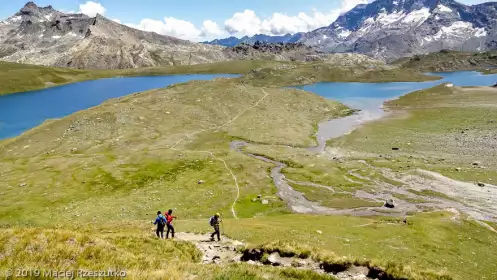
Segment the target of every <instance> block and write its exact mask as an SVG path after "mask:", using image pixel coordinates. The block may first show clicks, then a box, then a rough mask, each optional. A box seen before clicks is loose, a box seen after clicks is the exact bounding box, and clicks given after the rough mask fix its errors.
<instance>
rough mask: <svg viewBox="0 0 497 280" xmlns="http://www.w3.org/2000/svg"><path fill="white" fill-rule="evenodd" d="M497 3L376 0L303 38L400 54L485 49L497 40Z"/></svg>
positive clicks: (336, 48) (327, 46) (334, 48)
mask: <svg viewBox="0 0 497 280" xmlns="http://www.w3.org/2000/svg"><path fill="white" fill-rule="evenodd" d="M496 37H497V3H495V2H488V3H484V4H479V5H473V6H467V5H464V4H461V3H459V2H456V1H455V0H376V1H374V2H371V3H369V4H363V5H358V6H356V7H355V8H354V9H352V10H350V11H349V12H347V13H345V14H342V15H341V16H340V17H338V19H337V20H336V21H335V22H334V23H332V24H331V25H330V26H327V27H323V28H320V29H317V30H315V31H312V32H309V33H307V34H305V35H304V36H303V37H302V39H301V40H300V41H301V42H304V43H306V44H308V45H311V46H315V47H318V48H321V49H323V50H325V51H331V52H358V53H366V54H369V55H372V56H375V57H381V58H386V59H390V58H398V57H403V56H409V55H413V54H423V53H428V52H437V51H440V50H441V49H445V48H448V49H454V50H459V51H479V50H480V51H483V50H488V49H492V48H494V47H493V46H495V45H497V40H495V38H496Z"/></svg>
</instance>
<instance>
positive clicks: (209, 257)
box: [176, 232, 388, 280]
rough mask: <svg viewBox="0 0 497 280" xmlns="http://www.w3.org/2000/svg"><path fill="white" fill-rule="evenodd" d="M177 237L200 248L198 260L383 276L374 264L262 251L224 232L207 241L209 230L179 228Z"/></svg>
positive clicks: (352, 279)
mask: <svg viewBox="0 0 497 280" xmlns="http://www.w3.org/2000/svg"><path fill="white" fill-rule="evenodd" d="M176 239H177V240H179V241H184V242H190V243H193V244H195V246H196V247H197V249H198V250H200V252H202V261H201V262H202V264H206V265H207V264H214V265H221V266H223V265H229V264H234V263H246V264H249V265H255V266H274V267H280V268H294V269H300V270H311V271H314V272H316V273H320V274H328V275H333V276H334V277H336V278H337V279H339V280H374V279H387V278H384V277H388V275H386V274H385V273H384V272H383V271H381V270H379V269H378V268H375V267H365V266H351V267H340V266H337V265H333V264H329V263H320V262H317V261H314V260H312V259H311V258H309V257H307V258H299V257H296V256H294V257H282V256H280V254H279V253H278V252H265V251H264V250H263V249H246V246H245V244H244V243H242V242H240V241H237V240H232V239H229V238H227V237H225V236H223V237H222V239H221V241H220V242H218V241H210V235H209V234H195V233H185V232H180V233H177V234H176Z"/></svg>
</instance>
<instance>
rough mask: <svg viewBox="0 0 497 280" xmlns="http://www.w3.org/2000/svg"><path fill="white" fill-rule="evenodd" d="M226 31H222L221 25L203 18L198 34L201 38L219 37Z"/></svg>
mask: <svg viewBox="0 0 497 280" xmlns="http://www.w3.org/2000/svg"><path fill="white" fill-rule="evenodd" d="M225 34H226V33H225V32H224V30H223V29H221V27H219V25H218V24H217V23H215V22H213V21H212V20H204V22H203V23H202V30H201V33H200V36H201V37H202V38H212V37H219V36H222V35H225Z"/></svg>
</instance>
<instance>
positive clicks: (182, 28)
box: [128, 17, 209, 41]
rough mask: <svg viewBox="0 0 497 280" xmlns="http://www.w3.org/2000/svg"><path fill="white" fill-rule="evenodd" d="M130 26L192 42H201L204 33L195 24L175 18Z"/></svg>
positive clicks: (146, 21) (146, 20)
mask: <svg viewBox="0 0 497 280" xmlns="http://www.w3.org/2000/svg"><path fill="white" fill-rule="evenodd" d="M128 25H129V26H130V27H133V28H136V29H140V30H144V31H150V32H155V33H158V34H162V35H169V36H172V37H176V38H181V39H185V40H192V41H198V40H200V39H201V38H200V37H201V33H202V31H201V30H199V29H197V28H196V27H195V25H194V24H193V23H191V22H189V21H186V20H181V19H176V18H174V17H165V18H164V21H161V20H153V19H148V18H146V19H143V20H142V21H141V22H140V24H138V25H134V24H128ZM208 25H209V24H208Z"/></svg>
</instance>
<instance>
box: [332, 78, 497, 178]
mask: <svg viewBox="0 0 497 280" xmlns="http://www.w3.org/2000/svg"><path fill="white" fill-rule="evenodd" d="M496 98H497V94H495V92H494V91H493V90H492V89H488V90H487V89H481V88H447V87H445V86H443V85H442V86H438V87H435V88H432V89H428V90H422V91H418V92H414V93H411V94H408V95H406V96H403V97H401V98H399V99H398V100H394V101H390V102H387V104H386V106H387V108H389V109H390V110H392V111H393V112H394V114H392V115H391V116H390V117H388V118H385V119H382V120H379V121H376V122H372V123H369V124H367V125H364V126H363V127H361V128H359V129H357V130H355V131H354V132H353V133H351V134H350V135H347V136H344V137H342V138H340V139H335V140H332V141H330V142H329V143H328V145H330V146H338V147H342V148H344V149H352V150H355V151H359V152H361V153H365V154H367V155H368V156H366V159H367V160H368V161H369V162H370V163H372V164H373V165H375V166H383V167H389V168H393V169H394V170H404V171H405V170H409V169H414V168H422V169H428V170H434V171H437V172H440V173H442V174H444V175H446V176H449V177H452V178H455V179H458V180H463V181H469V182H475V181H482V182H488V183H491V182H492V181H494V180H497V177H496V175H497V173H496V171H497V170H495V169H494V168H492V166H495V164H496V163H497V162H496V161H495V159H496V157H495V154H494V153H493V151H492V150H491V149H489V148H488V147H489V146H491V145H493V143H494V141H495V139H494V138H493V136H492V135H493V131H494V129H495V120H497V110H496V109H495V108H494V107H492V106H487V105H486V104H489V102H490V103H492V102H494V101H496V100H497V99H496ZM393 147H396V148H400V150H399V151H392V148H393ZM379 155H381V156H382V158H379ZM474 161H480V162H482V164H483V165H484V166H485V167H487V168H486V169H481V168H479V167H477V168H475V167H474V166H472V165H471V163H472V162H474ZM459 169H460V170H459Z"/></svg>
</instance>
